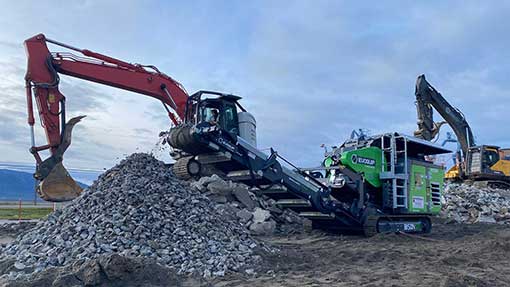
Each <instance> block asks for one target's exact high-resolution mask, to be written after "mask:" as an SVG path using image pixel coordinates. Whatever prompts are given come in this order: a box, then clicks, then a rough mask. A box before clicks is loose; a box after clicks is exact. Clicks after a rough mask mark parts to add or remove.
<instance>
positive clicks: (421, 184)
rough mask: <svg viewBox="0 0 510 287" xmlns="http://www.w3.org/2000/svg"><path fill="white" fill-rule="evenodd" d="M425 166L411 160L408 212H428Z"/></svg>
mask: <svg viewBox="0 0 510 287" xmlns="http://www.w3.org/2000/svg"><path fill="white" fill-rule="evenodd" d="M427 186H428V180H427V167H425V166H422V165H418V164H416V163H412V162H411V169H410V175H409V202H408V207H409V212H411V213H428V196H427V190H428V188H427Z"/></svg>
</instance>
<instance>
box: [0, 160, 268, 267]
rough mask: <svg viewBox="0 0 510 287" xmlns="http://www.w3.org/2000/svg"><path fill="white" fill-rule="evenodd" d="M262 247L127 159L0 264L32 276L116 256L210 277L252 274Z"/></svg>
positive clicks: (155, 171) (164, 176)
mask: <svg viewBox="0 0 510 287" xmlns="http://www.w3.org/2000/svg"><path fill="white" fill-rule="evenodd" d="M261 248H262V249H263V248H264V247H263V246H261V245H260V244H259V243H257V242H256V241H255V240H253V239H252V238H251V237H250V234H249V233H248V231H247V230H246V228H244V227H243V226H242V225H241V224H239V221H238V220H237V219H236V218H235V215H230V214H229V213H228V211H226V210H223V209H221V208H218V205H217V204H216V203H214V202H212V201H211V200H210V199H208V198H207V197H206V196H204V195H203V194H202V193H200V192H198V191H196V190H195V189H193V188H190V187H189V186H188V184H187V183H186V182H182V181H179V180H177V179H176V178H175V177H174V176H173V174H172V173H171V171H170V168H169V167H168V166H165V164H164V163H163V162H160V161H158V160H156V159H155V158H153V157H152V156H150V155H147V154H133V155H131V156H129V157H128V158H126V159H125V160H123V161H121V162H120V164H118V165H117V166H115V167H113V168H112V169H110V170H109V171H107V172H105V173H104V174H103V175H101V176H100V177H99V179H98V180H97V181H96V182H94V184H93V185H92V186H91V187H90V188H89V189H88V190H86V191H85V192H84V193H83V194H82V196H80V197H79V198H78V199H76V200H74V201H73V202H72V203H71V204H70V205H68V206H66V207H65V208H64V209H63V210H61V211H56V212H55V213H53V214H52V215H50V216H49V217H48V218H47V219H46V220H44V221H42V222H40V223H38V224H37V226H36V227H35V228H34V229H32V230H30V231H28V232H27V233H24V234H22V235H20V236H19V237H18V238H17V239H16V240H15V241H14V242H13V243H11V244H9V245H8V246H7V247H5V248H4V249H3V250H1V254H2V255H1V257H0V260H5V259H7V257H10V258H15V260H16V263H15V267H16V269H17V270H18V271H22V272H26V273H30V272H32V271H41V270H43V269H45V268H48V267H51V266H64V265H67V264H71V263H73V262H74V261H76V260H80V259H92V258H97V257H98V256H100V255H102V254H112V253H117V254H120V255H121V256H126V257H145V258H153V259H155V260H156V261H157V262H158V263H160V264H163V265H165V266H168V267H171V268H172V269H174V270H176V271H177V272H178V273H179V274H200V275H202V276H204V277H209V276H223V275H224V274H225V273H226V272H229V271H243V270H245V269H246V268H250V266H253V265H254V264H255V263H258V262H259V261H260V260H261V258H260V256H259V255H256V254H255V252H256V251H257V250H260V249H261ZM248 270H250V272H251V270H252V269H248ZM248 270H246V271H248ZM14 275H15V274H14ZM14 275H13V274H12V273H11V275H10V276H11V277H12V276H14Z"/></svg>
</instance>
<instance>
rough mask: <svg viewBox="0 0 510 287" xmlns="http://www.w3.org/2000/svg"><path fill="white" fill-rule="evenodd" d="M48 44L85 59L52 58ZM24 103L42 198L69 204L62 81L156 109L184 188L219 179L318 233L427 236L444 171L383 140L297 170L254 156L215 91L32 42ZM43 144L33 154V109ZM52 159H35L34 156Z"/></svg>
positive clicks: (251, 132)
mask: <svg viewBox="0 0 510 287" xmlns="http://www.w3.org/2000/svg"><path fill="white" fill-rule="evenodd" d="M48 44H53V45H56V46H60V47H63V48H67V49H68V50H72V51H75V52H78V53H80V54H82V56H76V55H74V54H71V53H68V52H50V51H49V50H48ZM25 47H26V52H27V56H28V70H27V74H26V95H27V105H28V124H29V126H30V128H31V131H32V139H31V149H30V151H31V153H32V154H33V155H34V157H35V159H36V163H37V164H36V172H35V174H34V176H35V178H36V179H37V180H38V181H39V184H38V187H37V191H38V193H39V195H40V196H41V197H42V198H43V199H46V200H49V201H67V200H72V199H73V198H75V197H77V196H78V195H79V194H80V192H81V189H80V188H79V186H78V185H77V184H76V183H75V182H74V180H73V179H72V178H71V177H70V176H69V174H68V173H67V171H66V170H65V168H64V166H63V155H64V152H65V151H66V149H67V148H68V147H69V145H70V143H71V133H72V129H73V127H74V126H75V125H76V124H77V123H78V122H79V121H80V120H81V119H82V118H83V116H79V117H75V118H72V119H70V120H69V121H67V120H66V108H65V107H66V98H65V97H64V95H63V94H62V93H61V92H60V91H59V74H63V75H68V76H71V77H76V78H81V79H84V80H88V81H92V82H96V83H100V84H104V85H108V86H112V87H117V88H120V89H124V90H129V91H133V92H136V93H139V94H143V95H146V96H149V97H152V98H154V99H156V100H159V101H161V102H162V104H163V107H164V108H165V110H166V112H167V113H168V116H169V119H170V122H171V125H172V127H171V129H170V130H169V131H168V132H165V133H163V134H161V136H163V137H164V138H165V141H166V142H167V143H168V144H169V145H170V146H171V147H172V149H173V151H172V153H171V155H172V157H173V158H174V159H175V163H174V164H173V171H174V173H175V175H176V176H177V177H179V178H182V179H189V178H198V177H201V176H203V175H208V174H212V173H214V174H218V175H220V176H222V177H224V178H226V179H229V180H232V181H236V182H243V183H246V184H248V185H250V186H253V187H256V190H257V192H258V193H259V194H260V195H265V196H268V197H270V198H273V199H274V200H275V201H276V203H277V205H278V206H280V207H282V208H290V209H292V210H294V211H296V212H298V213H299V215H300V216H302V217H306V218H309V219H310V220H312V222H313V225H314V226H316V227H320V228H327V229H340V230H349V231H353V230H354V231H362V232H364V233H365V234H367V235H372V234H374V233H377V232H429V231H430V229H431V222H430V218H429V217H430V216H431V215H434V214H436V213H437V212H438V211H439V210H440V208H441V202H440V200H439V198H440V194H441V190H442V176H437V175H438V174H440V175H442V172H441V171H442V170H441V168H440V167H436V166H433V165H432V164H431V163H428V162H427V161H426V160H425V156H426V155H430V154H438V153H445V152H448V150H445V149H443V148H442V147H440V146H436V145H434V144H432V143H430V142H427V141H423V140H419V139H416V138H414V137H409V136H404V135H400V134H398V133H388V134H384V135H380V136H376V137H370V138H364V139H363V140H361V139H357V140H356V143H353V142H348V143H346V144H344V145H342V146H341V148H340V149H336V150H335V152H334V153H332V154H331V155H329V156H328V157H327V158H326V160H325V161H324V162H325V164H324V165H322V166H320V167H316V168H313V169H303V168H298V167H296V166H295V165H293V164H292V163H291V162H290V161H288V160H287V159H285V158H284V157H282V156H281V155H280V154H278V153H277V152H276V151H274V150H273V149H270V152H269V153H266V152H263V151H262V150H260V149H258V148H257V138H256V121H255V118H254V116H253V115H252V114H250V113H249V112H248V111H247V110H246V109H245V108H244V107H243V106H242V105H241V104H240V100H241V97H239V96H236V95H232V94H228V93H220V92H214V91H198V92H196V93H194V94H192V95H188V94H187V92H186V91H185V89H184V88H183V87H182V86H181V85H180V84H179V83H178V82H177V81H175V80H174V79H172V78H171V77H169V76H167V75H165V74H164V73H162V72H161V71H159V70H158V69H157V68H156V67H154V66H147V65H140V64H132V63H128V62H125V61H121V60H118V59H115V58H112V57H109V56H106V55H103V54H99V53H96V52H92V51H90V50H86V49H79V48H76V47H73V46H70V45H67V44H64V43H60V42H57V41H55V40H51V39H48V38H46V37H45V36H44V35H42V34H39V35H36V36H34V37H32V38H30V39H27V40H26V41H25ZM34 99H35V102H36V104H37V108H38V111H39V117H40V119H41V123H42V126H43V128H44V130H45V132H46V137H47V141H48V143H47V144H46V145H43V146H36V145H35V138H34V123H35V120H34V111H33V101H34ZM43 150H49V151H50V153H51V155H50V156H49V157H48V158H46V159H44V160H43V159H42V158H41V156H40V154H39V153H40V152H41V151H43Z"/></svg>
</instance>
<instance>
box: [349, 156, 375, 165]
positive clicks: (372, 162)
mask: <svg viewBox="0 0 510 287" xmlns="http://www.w3.org/2000/svg"><path fill="white" fill-rule="evenodd" d="M351 161H352V162H353V163H357V164H363V165H368V166H375V159H372V158H367V157H361V156H358V155H357V154H353V155H352V156H351Z"/></svg>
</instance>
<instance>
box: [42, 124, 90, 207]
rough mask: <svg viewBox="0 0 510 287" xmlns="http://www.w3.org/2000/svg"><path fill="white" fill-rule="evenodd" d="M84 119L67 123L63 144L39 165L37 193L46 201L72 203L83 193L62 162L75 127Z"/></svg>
mask: <svg viewBox="0 0 510 287" xmlns="http://www.w3.org/2000/svg"><path fill="white" fill-rule="evenodd" d="M84 117H85V116H79V117H74V118H72V119H70V120H69V121H68V122H67V124H66V125H65V130H64V134H63V138H62V142H61V144H60V145H59V147H58V148H57V150H56V151H55V153H54V154H53V155H52V156H51V157H49V158H47V159H46V160H44V161H43V162H41V163H40V164H38V165H37V168H36V172H35V174H34V177H35V178H36V179H37V180H38V181H39V184H38V185H37V187H36V191H37V194H38V195H39V196H40V197H41V198H42V199H44V200H47V201H52V202H62V201H70V200H73V199H75V198H76V197H78V196H79V195H80V193H81V192H82V188H81V187H80V186H79V185H78V184H77V183H76V181H74V179H73V178H72V177H71V175H69V172H68V171H67V170H66V168H65V167H64V165H63V163H62V160H63V156H64V153H65V151H66V150H67V148H68V147H69V146H70V145H71V135H72V131H73V128H74V126H75V125H76V124H77V123H78V122H80V120H81V119H83V118H84Z"/></svg>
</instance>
